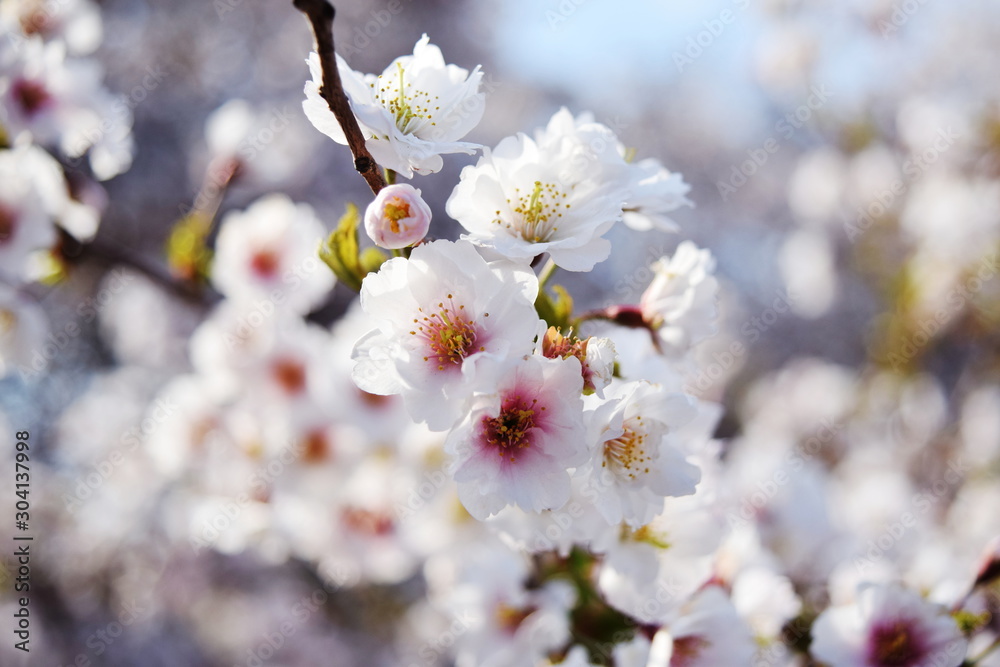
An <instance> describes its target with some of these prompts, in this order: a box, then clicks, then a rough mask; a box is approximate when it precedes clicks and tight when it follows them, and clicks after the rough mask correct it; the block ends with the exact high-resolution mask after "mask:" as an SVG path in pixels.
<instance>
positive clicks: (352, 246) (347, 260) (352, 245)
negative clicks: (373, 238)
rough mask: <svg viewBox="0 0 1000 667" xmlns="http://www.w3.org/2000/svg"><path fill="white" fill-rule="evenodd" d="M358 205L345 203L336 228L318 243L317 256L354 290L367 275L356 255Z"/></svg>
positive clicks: (359, 288) (356, 289) (358, 219)
mask: <svg viewBox="0 0 1000 667" xmlns="http://www.w3.org/2000/svg"><path fill="white" fill-rule="evenodd" d="M359 222H360V216H359V215H358V207H357V206H355V205H354V204H350V203H348V204H347V211H346V212H345V213H344V215H342V216H341V218H340V221H339V222H338V223H337V229H335V230H333V232H332V233H331V234H330V236H329V237H328V238H327V239H326V241H325V242H323V243H322V244H321V245H320V248H319V258H320V259H321V260H323V263H324V264H326V265H327V266H329V267H330V270H332V271H333V273H334V275H336V276H337V279H338V280H340V282H342V283H344V284H345V285H347V286H348V287H350V288H351V289H353V290H354V291H355V292H357V291H360V290H361V280H362V279H363V278H364V277H365V275H367V273H368V272H367V271H363V269H362V267H361V259H360V257H359V256H358V223H359Z"/></svg>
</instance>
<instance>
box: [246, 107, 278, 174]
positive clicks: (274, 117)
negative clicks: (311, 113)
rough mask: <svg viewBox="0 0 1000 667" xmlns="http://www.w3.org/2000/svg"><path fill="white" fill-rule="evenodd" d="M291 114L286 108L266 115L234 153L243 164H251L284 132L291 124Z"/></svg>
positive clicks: (274, 110) (273, 110)
mask: <svg viewBox="0 0 1000 667" xmlns="http://www.w3.org/2000/svg"><path fill="white" fill-rule="evenodd" d="M291 119H292V112H291V111H290V110H289V109H288V106H283V107H282V108H280V109H272V110H271V112H270V113H269V114H268V115H267V120H266V121H264V122H263V123H260V125H259V127H258V128H257V129H256V130H255V131H253V132H251V133H250V134H249V135H247V137H246V138H244V139H243V141H241V142H240V145H239V146H238V147H237V149H236V152H237V154H238V155H239V156H240V158H242V159H243V161H244V162H253V160H254V159H256V157H257V156H258V155H259V154H260V153H261V152H262V151H263V150H264V149H265V148H267V146H268V145H270V144H271V143H272V142H273V141H274V139H275V137H277V136H278V135H279V134H281V133H282V132H284V131H285V130H286V129H287V128H288V126H289V125H291V124H292V120H291Z"/></svg>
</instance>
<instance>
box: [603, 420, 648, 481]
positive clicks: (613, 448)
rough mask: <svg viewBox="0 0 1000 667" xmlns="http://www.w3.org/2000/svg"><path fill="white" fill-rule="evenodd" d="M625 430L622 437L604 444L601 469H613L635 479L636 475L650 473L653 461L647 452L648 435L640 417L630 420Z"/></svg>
mask: <svg viewBox="0 0 1000 667" xmlns="http://www.w3.org/2000/svg"><path fill="white" fill-rule="evenodd" d="M624 429H625V430H624V432H623V433H622V434H621V435H620V436H618V437H617V438H615V439H613V440H608V441H607V442H605V443H604V461H602V462H601V467H602V468H612V469H613V470H614V471H615V472H620V473H622V474H625V475H628V477H629V479H635V476H636V474H640V473H648V472H649V463H650V461H652V460H653V458H652V456H650V455H649V454H648V453H647V452H646V449H647V448H646V438H647V437H648V433H647V432H646V429H645V428H643V421H642V417H639V416H635V417H632V418H631V419H629V420H628V422H627V423H626V424H625V426H624Z"/></svg>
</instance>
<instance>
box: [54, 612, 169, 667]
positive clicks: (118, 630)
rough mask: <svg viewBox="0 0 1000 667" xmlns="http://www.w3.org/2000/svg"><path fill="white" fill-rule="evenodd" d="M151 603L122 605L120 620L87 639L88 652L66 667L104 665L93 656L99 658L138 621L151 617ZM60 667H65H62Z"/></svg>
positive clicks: (79, 655) (74, 659)
mask: <svg viewBox="0 0 1000 667" xmlns="http://www.w3.org/2000/svg"><path fill="white" fill-rule="evenodd" d="M149 612H150V607H149V603H148V602H147V603H143V606H140V605H139V604H138V603H136V601H135V600H130V601H129V602H126V603H125V604H124V605H122V610H121V612H120V613H119V614H118V620H116V621H111V622H110V623H108V624H107V625H106V626H104V627H103V628H101V629H99V630H97V631H95V632H93V633H91V634H90V636H89V637H87V639H86V642H85V645H86V647H87V649H89V650H87V651H82V652H80V653H78V654H77V655H76V657H75V658H73V661H72V662H70V663H69V664H68V665H65V667H92V666H94V667H96V666H97V665H102V664H104V661H103V660H98V661H97V662H94V661H92V660H91V656H93V657H95V658H99V657H100V656H102V655H104V653H105V652H106V651H107V650H108V649H109V648H110V647H111V646H112V645H113V644H114V643H115V642H116V641H118V639H119V638H120V637H121V636H122V634H124V632H125V630H126V629H128V628H129V627H131V626H132V625H134V624H135V623H136V622H137V621H139V620H141V619H142V618H144V617H146V616H148V615H149ZM60 667H64V666H63V665H60Z"/></svg>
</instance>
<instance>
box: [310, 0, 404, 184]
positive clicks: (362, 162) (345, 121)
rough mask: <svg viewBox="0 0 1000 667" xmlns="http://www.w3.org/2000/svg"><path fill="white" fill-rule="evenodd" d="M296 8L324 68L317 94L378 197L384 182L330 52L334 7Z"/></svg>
mask: <svg viewBox="0 0 1000 667" xmlns="http://www.w3.org/2000/svg"><path fill="white" fill-rule="evenodd" d="M293 4H294V5H295V8H296V9H298V10H299V11H300V12H302V13H303V14H305V15H306V16H307V17H308V18H309V22H310V23H311V24H312V29H313V34H314V35H316V53H317V54H318V55H319V62H320V65H321V66H322V68H323V85H322V87H321V88H320V89H319V92H320V95H322V96H323V99H325V100H326V103H327V104H328V105H330V111H332V112H333V115H334V116H336V118H337V122H338V123H340V127H341V128H343V130H344V135H345V136H346V137H347V145H348V146H349V147H350V148H351V153H352V154H353V155H354V168H355V169H357V170H358V173H360V174H361V175H362V176H364V177H365V180H366V181H368V187H370V188H371V189H372V192H374V193H375V194H378V192H379V190H381V189H382V188H384V187H385V179H384V178H383V177H382V172H381V171H380V170H379V167H378V163H377V162H375V158H373V157H372V155H371V153H369V152H368V148H366V147H365V137H364V135H363V134H362V133H361V127H360V126H359V125H358V120H357V118H355V117H354V112H353V111H351V105H350V102H348V101H347V95H346V94H345V93H344V86H343V85H342V84H341V82H340V72H339V71H338V70H337V58H336V56H335V55H334V50H333V17H334V14H335V11H334V8H333V5H331V4H330V3H329V2H327V0H293Z"/></svg>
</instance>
